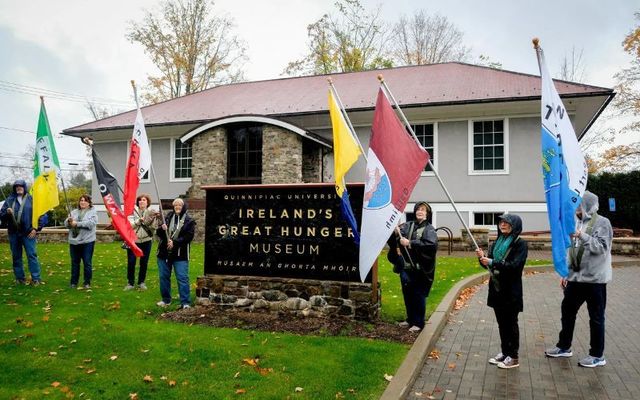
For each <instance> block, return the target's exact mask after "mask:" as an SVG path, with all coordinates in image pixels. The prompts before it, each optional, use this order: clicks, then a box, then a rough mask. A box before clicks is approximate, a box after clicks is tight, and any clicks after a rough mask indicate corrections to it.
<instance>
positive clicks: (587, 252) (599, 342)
mask: <svg viewBox="0 0 640 400" xmlns="http://www.w3.org/2000/svg"><path fill="white" fill-rule="evenodd" d="M576 219H577V223H576V231H575V232H574V233H573V234H572V235H571V238H572V244H573V245H572V246H571V248H570V249H569V252H568V256H567V264H569V266H570V268H569V275H568V276H567V277H566V278H563V279H562V280H561V281H560V285H561V287H562V288H563V289H564V299H563V300H562V306H561V313H562V317H561V322H562V329H561V330H560V335H559V338H558V343H557V344H556V346H555V347H553V348H550V349H547V350H546V351H545V355H546V356H547V357H552V358H558V357H571V356H572V355H573V352H572V350H571V342H572V340H573V330H574V328H575V324H576V315H577V314H578V310H579V309H580V307H582V304H584V303H585V302H586V303H587V310H588V311H589V332H590V338H591V339H590V349H589V355H588V356H587V357H586V358H584V359H582V360H580V361H579V362H578V364H579V365H580V366H582V367H588V368H593V367H599V366H604V365H606V364H607V361H606V360H605V358H604V331H605V330H604V321H605V315H604V314H605V308H606V306H607V283H608V282H610V281H611V279H612V275H613V272H612V269H611V243H612V241H613V229H612V228H611V222H610V221H609V220H608V219H607V218H606V217H603V216H602V215H598V196H596V195H595V194H593V193H591V192H589V191H585V192H584V194H583V195H582V203H581V204H580V206H579V207H578V209H577V210H576Z"/></svg>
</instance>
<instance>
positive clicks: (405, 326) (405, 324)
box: [398, 321, 409, 328]
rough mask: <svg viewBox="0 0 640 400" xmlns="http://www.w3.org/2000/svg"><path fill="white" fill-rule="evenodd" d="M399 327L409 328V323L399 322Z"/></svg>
mask: <svg viewBox="0 0 640 400" xmlns="http://www.w3.org/2000/svg"><path fill="white" fill-rule="evenodd" d="M398 326H399V327H400V328H408V327H409V323H408V322H407V321H402V322H398Z"/></svg>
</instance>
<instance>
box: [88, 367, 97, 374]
mask: <svg viewBox="0 0 640 400" xmlns="http://www.w3.org/2000/svg"><path fill="white" fill-rule="evenodd" d="M94 372H96V369H95V368H91V369H88V370H87V374H93V373H94Z"/></svg>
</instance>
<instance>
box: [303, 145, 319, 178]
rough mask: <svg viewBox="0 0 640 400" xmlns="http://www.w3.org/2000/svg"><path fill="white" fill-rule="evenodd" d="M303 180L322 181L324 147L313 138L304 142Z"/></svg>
mask: <svg viewBox="0 0 640 400" xmlns="http://www.w3.org/2000/svg"><path fill="white" fill-rule="evenodd" d="M302 182H304V183H318V182H322V147H321V146H320V145H318V144H316V143H315V142H312V141H311V140H305V141H303V142H302Z"/></svg>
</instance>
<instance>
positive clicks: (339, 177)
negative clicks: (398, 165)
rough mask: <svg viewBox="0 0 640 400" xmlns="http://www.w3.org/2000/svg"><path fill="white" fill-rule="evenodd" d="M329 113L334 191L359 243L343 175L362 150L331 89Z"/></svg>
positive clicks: (355, 239)
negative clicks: (334, 181)
mask: <svg viewBox="0 0 640 400" xmlns="http://www.w3.org/2000/svg"><path fill="white" fill-rule="evenodd" d="M329 115H330V116H331V125H332V127H333V164H334V175H335V180H336V193H338V196H339V197H340V209H341V210H342V217H343V218H344V219H345V220H346V221H347V224H349V226H350V227H351V231H352V232H353V240H354V241H355V242H356V244H359V243H360V235H359V234H358V223H357V221H356V217H355V216H354V215H353V210H352V209H351V202H350V201H349V193H348V192H347V186H346V185H345V180H344V177H345V175H346V174H347V172H348V171H349V169H350V168H351V166H353V164H355V163H356V161H358V157H360V155H361V154H362V152H361V151H360V147H359V146H358V144H357V143H356V141H355V139H354V137H353V134H352V132H351V130H350V128H349V127H348V126H347V122H346V121H345V119H344V116H343V115H342V112H341V111H340V107H339V106H338V103H337V102H336V99H335V98H334V97H333V93H332V91H331V89H330V90H329Z"/></svg>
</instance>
